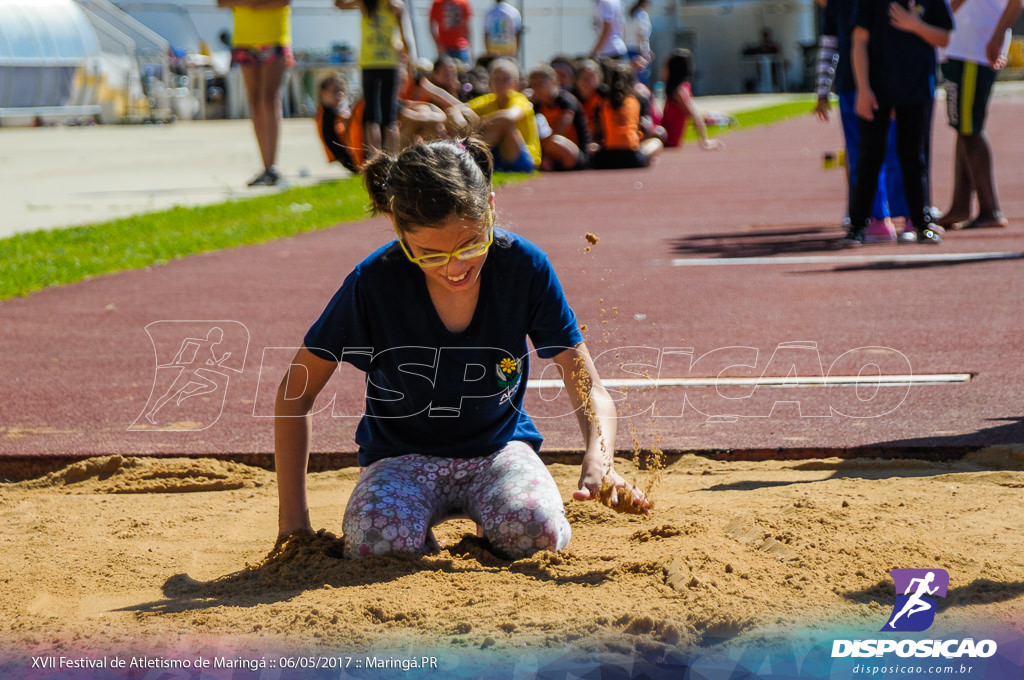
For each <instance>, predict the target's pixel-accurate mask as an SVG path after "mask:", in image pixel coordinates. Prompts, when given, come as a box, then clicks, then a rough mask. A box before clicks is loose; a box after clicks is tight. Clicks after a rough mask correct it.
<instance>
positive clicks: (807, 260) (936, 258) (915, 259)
mask: <svg viewBox="0 0 1024 680" xmlns="http://www.w3.org/2000/svg"><path fill="white" fill-rule="evenodd" d="M1021 258H1024V253H1013V252H1002V253H999V252H993V253H906V254H904V255H898V254H889V255H797V256H778V257H771V256H769V257H701V258H676V259H673V260H671V263H672V266H673V267H725V266H732V265H770V264H788V265H793V264H881V263H887V262H888V263H893V264H898V263H909V264H913V263H919V262H921V263H927V262H975V261H981V262H984V261H990V260H1019V259H1021Z"/></svg>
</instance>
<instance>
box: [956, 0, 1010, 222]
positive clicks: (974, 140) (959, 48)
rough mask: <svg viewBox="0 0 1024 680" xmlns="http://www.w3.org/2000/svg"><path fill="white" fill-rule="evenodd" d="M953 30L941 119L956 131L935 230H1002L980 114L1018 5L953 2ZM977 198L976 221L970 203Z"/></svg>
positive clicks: (999, 0) (988, 0) (994, 0)
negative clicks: (944, 205) (945, 201)
mask: <svg viewBox="0 0 1024 680" xmlns="http://www.w3.org/2000/svg"><path fill="white" fill-rule="evenodd" d="M953 12H954V13H955V16H956V28H955V29H954V30H953V33H952V35H951V36H950V38H949V46H948V47H946V49H945V55H946V61H945V63H943V64H942V75H943V76H944V77H945V79H946V113H947V117H948V120H949V126H950V127H952V128H953V129H954V130H956V153H955V160H954V170H953V198H952V201H951V205H950V207H949V210H947V211H946V213H945V214H944V215H943V216H942V217H940V218H939V219H938V220H936V221H937V223H938V224H940V225H942V226H943V227H946V228H951V229H957V228H960V229H983V228H989V227H996V228H999V227H1005V226H1007V224H1008V222H1007V220H1006V218H1005V217H1003V213H1002V211H1001V210H1000V209H999V196H998V194H997V192H996V185H995V179H994V178H993V176H992V147H991V146H990V145H989V142H988V136H987V135H986V134H985V113H986V111H987V109H988V100H989V96H990V95H991V93H992V86H993V85H994V84H995V80H996V71H997V70H999V69H1001V68H1002V67H1003V66H1004V65H1005V63H1006V49H1007V47H1008V46H1009V35H1007V34H1008V33H1009V31H1010V27H1011V26H1013V24H1014V22H1016V21H1017V17H1019V16H1020V14H1021V0H953ZM975 194H977V195H978V216H977V217H975V218H974V219H973V220H972V219H970V217H971V202H972V200H973V198H974V195H975Z"/></svg>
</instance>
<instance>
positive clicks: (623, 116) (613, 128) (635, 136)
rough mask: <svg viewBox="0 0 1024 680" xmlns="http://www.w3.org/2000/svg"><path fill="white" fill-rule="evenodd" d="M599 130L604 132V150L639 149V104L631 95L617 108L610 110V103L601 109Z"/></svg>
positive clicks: (606, 103)
mask: <svg viewBox="0 0 1024 680" xmlns="http://www.w3.org/2000/svg"><path fill="white" fill-rule="evenodd" d="M601 129H602V130H603V131H604V142H603V143H602V146H603V147H604V148H605V149H629V150H631V151H635V150H636V149H639V148H640V102H639V101H638V100H637V98H636V97H634V96H633V95H627V96H626V98H625V99H623V100H622V104H621V105H620V106H619V108H617V109H616V108H612V105H611V103H610V102H605V103H604V106H602V107H601Z"/></svg>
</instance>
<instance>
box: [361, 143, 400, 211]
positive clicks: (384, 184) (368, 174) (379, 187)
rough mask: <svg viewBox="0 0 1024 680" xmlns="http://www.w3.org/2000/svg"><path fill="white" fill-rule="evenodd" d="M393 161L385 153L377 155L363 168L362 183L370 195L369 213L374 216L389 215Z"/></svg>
mask: <svg viewBox="0 0 1024 680" xmlns="http://www.w3.org/2000/svg"><path fill="white" fill-rule="evenodd" d="M394 166H395V159H394V158H393V157H392V156H389V155H388V154H385V153H379V154H377V155H376V156H374V157H373V158H372V159H371V160H369V161H367V163H366V164H365V165H364V166H363V170H362V175H363V183H364V184H365V185H366V192H367V193H368V194H369V195H370V202H371V208H370V212H372V213H373V214H374V215H380V214H381V213H384V214H386V215H390V214H391V208H392V196H393V194H392V193H391V187H390V179H391V170H392V169H393V168H394Z"/></svg>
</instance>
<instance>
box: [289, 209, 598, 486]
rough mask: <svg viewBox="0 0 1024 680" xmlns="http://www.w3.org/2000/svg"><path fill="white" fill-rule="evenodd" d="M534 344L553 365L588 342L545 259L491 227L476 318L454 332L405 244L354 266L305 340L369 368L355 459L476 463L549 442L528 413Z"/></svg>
mask: <svg viewBox="0 0 1024 680" xmlns="http://www.w3.org/2000/svg"><path fill="white" fill-rule="evenodd" d="M527 337H529V338H530V340H531V341H532V342H533V345H534V347H535V348H536V352H537V355H538V356H540V357H541V358H545V359H548V358H551V357H554V356H555V355H557V354H559V353H560V352H562V351H564V350H565V349H566V348H568V347H574V346H576V345H577V344H579V343H581V342H583V336H582V334H581V333H580V330H579V327H578V324H577V321H576V315H575V313H573V311H572V309H571V308H570V307H569V305H568V303H567V302H566V299H565V294H564V293H563V291H562V286H561V284H560V283H559V281H558V277H557V276H556V275H555V271H554V269H553V268H552V267H551V262H550V261H549V260H548V257H547V255H546V254H545V253H544V252H543V251H542V250H541V249H540V248H538V247H537V246H536V245H534V244H532V243H530V242H529V241H527V240H526V239H524V238H522V237H521V236H518V235H516V234H513V233H510V232H507V231H503V230H501V229H495V234H494V245H492V246H491V249H490V251H489V252H488V254H487V260H486V261H485V262H484V265H483V267H482V268H481V270H480V294H479V299H478V301H477V306H476V311H475V313H474V316H473V320H472V321H471V322H470V324H469V326H468V327H467V328H466V330H465V331H463V332H460V333H452V332H450V331H449V330H448V329H447V328H446V327H445V326H444V323H443V322H442V321H441V318H440V317H439V316H438V314H437V311H436V310H435V308H434V304H433V302H432V301H431V299H430V293H429V291H428V290H427V284H426V280H425V277H424V274H423V271H422V270H421V269H420V267H419V266H418V265H416V264H413V263H412V262H410V261H409V260H408V259H407V258H406V256H405V254H404V253H403V252H402V250H401V248H400V247H399V245H398V242H397V241H392V242H391V243H389V244H388V245H386V246H383V247H382V248H380V249H378V250H377V251H376V252H374V253H373V254H371V255H370V256H369V257H368V258H366V259H365V260H364V261H363V262H361V263H360V264H359V265H357V266H356V268H355V269H354V270H353V271H352V273H351V274H349V275H348V277H347V278H346V279H345V281H344V283H343V284H342V286H341V288H340V289H339V290H338V292H337V293H335V294H334V297H333V298H332V299H331V301H330V303H328V305H327V308H326V309H324V311H323V313H322V314H321V315H320V318H319V319H318V320H317V321H316V323H314V324H313V326H312V327H311V328H310V329H309V331H308V332H307V333H306V337H305V341H304V343H305V346H306V348H307V349H308V350H309V351H311V352H312V353H313V354H315V355H317V356H318V357H320V358H322V359H327V360H330V361H339V360H340V361H345V362H348V363H350V364H352V365H353V366H355V367H356V368H358V369H360V370H361V371H364V372H365V373H366V412H365V414H364V415H363V417H362V419H361V420H360V421H359V427H358V428H357V430H356V443H357V444H358V445H359V464H360V465H363V466H366V465H369V464H370V463H372V462H374V461H376V460H380V459H382V458H390V457H393V456H400V455H404V454H407V453H421V454H425V455H430V456H443V457H446V458H472V457H476V456H486V455H490V454H491V453H494V452H495V451H498V450H499V449H501V448H502V447H504V446H505V445H506V444H507V443H508V442H510V441H512V440H519V441H525V442H527V443H529V444H530V445H531V446H533V447H534V448H535V449H538V448H539V447H540V443H541V436H540V434H539V433H538V432H537V428H536V427H535V426H534V424H533V421H531V420H530V417H529V416H528V415H527V414H526V413H525V412H524V411H523V397H524V395H525V394H526V378H527V376H528V375H529V373H530V362H529V351H530V350H529V348H528V346H527V343H526V339H527Z"/></svg>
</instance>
